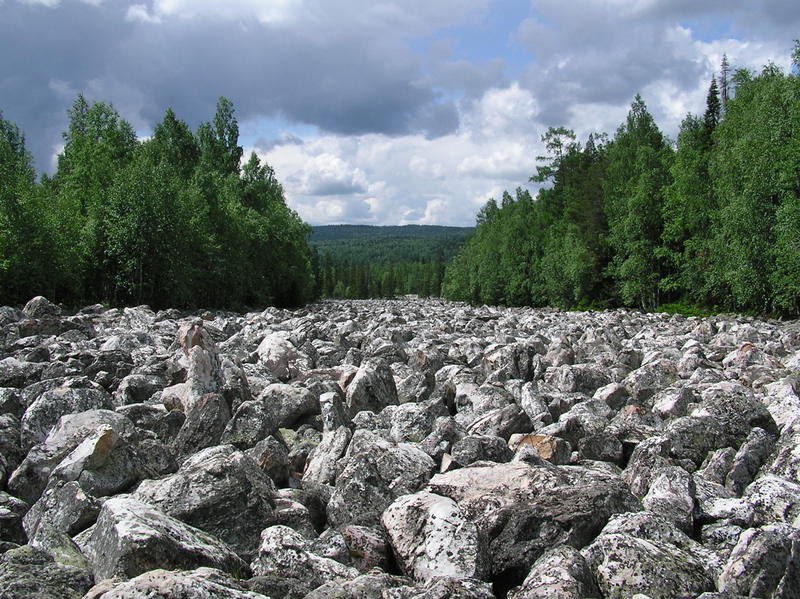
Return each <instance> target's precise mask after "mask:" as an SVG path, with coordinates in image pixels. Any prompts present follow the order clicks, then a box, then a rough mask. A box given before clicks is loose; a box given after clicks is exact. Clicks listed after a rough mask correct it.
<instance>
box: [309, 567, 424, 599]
mask: <svg viewBox="0 0 800 599" xmlns="http://www.w3.org/2000/svg"><path fill="white" fill-rule="evenodd" d="M409 584H410V581H409V580H408V579H407V578H404V577H401V576H392V575H390V574H383V573H377V572H376V573H367V574H362V575H361V576H358V577H356V578H354V579H353V580H344V581H331V582H326V583H325V584H324V585H322V586H320V587H318V588H316V589H314V590H313V591H311V592H310V593H308V594H307V595H306V596H305V599H334V598H335V599H369V598H370V597H387V596H388V595H387V593H390V592H391V591H392V590H395V589H399V588H409Z"/></svg>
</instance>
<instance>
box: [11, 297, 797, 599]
mask: <svg viewBox="0 0 800 599" xmlns="http://www.w3.org/2000/svg"><path fill="white" fill-rule="evenodd" d="M799 371H800V323H798V322H788V323H787V322H784V323H781V322H776V321H762V320H755V319H751V318H741V317H721V316H720V317H714V318H707V319H699V318H684V317H681V316H671V317H670V316H666V315H658V314H655V315H643V314H639V313H633V312H625V311H607V312H593V313H565V312H558V311H549V310H531V309H494V308H486V307H484V308H471V307H468V306H464V305H460V304H452V303H446V302H440V301H417V300H408V301H391V302H389V301H360V302H324V303H321V304H317V305H314V306H310V307H308V308H306V309H303V310H298V311H282V310H277V309H268V310H265V311H264V312H260V313H249V314H232V313H203V314H186V313H181V312H178V311H174V310H168V311H162V312H157V313H155V312H153V311H151V310H150V309H148V308H147V307H137V308H126V309H123V310H119V309H112V310H106V309H104V308H103V307H102V306H99V305H98V306H91V307H88V308H85V309H83V310H81V311H80V312H78V313H76V314H72V315H68V314H64V313H62V311H61V310H60V309H59V308H58V307H57V306H55V305H53V304H51V303H49V302H48V301H47V300H45V299H43V298H35V299H34V300H31V302H29V303H28V305H27V306H26V307H25V308H24V310H22V311H19V310H15V309H12V308H9V307H4V308H0V489H1V490H0V552H1V553H2V555H1V556H0V597H1V598H3V599H5V598H11V597H13V598H15V599H16V598H27V597H31V598H33V597H36V598H49V597H53V598H71V597H75V598H79V597H87V598H91V599H99V598H101V597H102V598H103V599H115V598H118V599H121V598H145V597H160V598H165V599H178V598H180V599H183V598H186V599H189V598H193V599H196V598H200V599H202V598H206V597H209V598H210V597H226V598H227V597H230V598H234V599H236V598H251V599H263V598H264V597H272V598H273V599H277V598H282V597H285V598H290V599H295V598H301V597H306V598H308V599H321V598H332V597H343V598H352V599H356V598H365V599H366V598H373V597H384V598H387V599H412V598H414V599H445V598H448V597H455V598H464V599H473V598H474V599H483V598H487V599H488V598H490V597H509V598H512V599H532V598H539V597H542V598H544V597H563V598H572V597H574V598H592V597H594V598H612V597H613V598H616V597H639V598H640V599H642V598H645V597H650V598H652V599H657V598H662V597H698V596H699V597H704V598H707V599H711V598H735V597H763V598H773V597H774V598H777V597H781V598H789V597H800V398H798V390H799V389H800V388H799V387H798V379H797V377H798V372H799Z"/></svg>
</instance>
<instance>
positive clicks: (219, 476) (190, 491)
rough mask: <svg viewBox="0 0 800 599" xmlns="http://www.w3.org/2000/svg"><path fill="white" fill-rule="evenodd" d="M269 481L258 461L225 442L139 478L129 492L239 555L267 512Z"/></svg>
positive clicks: (250, 551) (250, 548)
mask: <svg viewBox="0 0 800 599" xmlns="http://www.w3.org/2000/svg"><path fill="white" fill-rule="evenodd" d="M274 495H275V487H274V485H273V484H272V481H271V480H270V479H269V478H268V477H267V476H266V475H265V474H264V472H263V471H262V470H261V469H260V468H259V467H258V465H257V464H256V463H255V462H254V461H253V460H252V459H251V458H250V457H248V456H247V455H245V454H244V453H242V452H240V451H237V450H236V449H235V448H234V447H232V446H230V445H220V446H216V447H209V448H207V449H204V450H202V451H200V452H198V453H196V454H195V455H193V456H192V457H190V458H189V459H187V460H186V461H185V462H184V463H183V464H182V465H181V467H180V469H179V470H178V471H177V472H176V473H175V474H172V475H170V476H167V477H165V478H161V479H158V480H145V481H142V483H141V484H140V485H139V487H138V488H137V489H136V492H135V493H134V494H133V495H132V498H134V499H137V500H139V501H143V502H146V503H149V504H150V505H152V506H154V507H156V508H158V509H160V510H161V511H163V512H164V513H165V514H167V515H169V516H171V517H173V518H177V519H178V520H180V521H182V522H185V523H187V524H189V525H191V526H193V527H194V528H197V529H199V530H202V531H204V532H206V533H209V534H212V535H214V536H215V537H216V538H218V539H220V540H222V541H225V542H226V543H227V544H228V546H229V547H230V548H231V549H233V550H234V551H236V552H237V553H238V554H239V555H240V556H242V557H243V558H244V559H245V560H249V559H251V558H252V556H253V555H254V554H255V551H256V548H257V547H258V543H259V534H260V533H261V531H262V530H263V529H264V528H265V527H267V526H268V525H269V524H270V523H271V522H272V518H273V509H274V507H275V500H274Z"/></svg>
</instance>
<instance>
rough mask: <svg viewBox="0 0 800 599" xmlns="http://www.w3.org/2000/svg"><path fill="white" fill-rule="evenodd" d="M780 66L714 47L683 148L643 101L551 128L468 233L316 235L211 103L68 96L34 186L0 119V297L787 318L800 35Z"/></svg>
mask: <svg viewBox="0 0 800 599" xmlns="http://www.w3.org/2000/svg"><path fill="white" fill-rule="evenodd" d="M793 64H794V69H793V72H792V73H789V74H787V73H784V72H782V70H781V69H780V68H778V67H777V66H775V65H774V64H769V65H767V66H765V67H764V68H763V70H762V71H761V72H759V73H753V72H750V71H748V70H745V69H731V68H730V66H729V65H728V62H727V59H723V64H722V68H721V70H720V73H719V79H717V77H716V76H715V77H714V78H712V80H711V82H710V85H709V88H708V94H707V100H706V107H705V111H704V113H703V114H702V115H692V114H689V115H687V116H686V118H685V119H684V121H683V123H682V125H681V128H680V132H679V134H678V138H677V141H676V142H672V141H671V140H669V139H668V138H667V137H666V136H665V135H664V134H663V133H662V132H661V130H660V129H659V128H658V126H657V124H656V123H655V120H654V118H653V116H652V115H651V114H650V112H649V111H648V109H647V106H646V104H645V102H644V100H643V99H642V98H641V97H640V96H636V98H635V99H634V100H633V103H632V104H631V107H630V111H629V113H628V115H627V118H626V120H625V122H623V123H622V124H621V125H620V126H619V127H618V129H617V131H616V133H615V135H614V136H613V138H609V136H607V135H605V134H592V135H589V137H588V138H587V139H586V140H585V141H584V142H583V143H580V142H579V141H578V140H577V138H576V136H575V134H574V132H572V131H570V130H569V129H566V128H564V127H554V128H550V129H549V130H548V131H547V132H546V133H545V134H544V136H543V137H542V141H543V143H544V145H545V148H546V150H547V155H546V156H540V157H537V162H538V165H537V166H536V172H535V174H534V175H533V176H532V177H531V182H535V183H539V184H541V185H542V186H543V187H542V189H541V190H540V191H539V192H538V194H537V195H536V196H535V197H534V196H533V195H532V194H531V193H530V192H529V191H527V190H525V189H522V188H518V189H517V190H516V191H515V192H514V193H513V194H511V193H509V192H505V193H504V194H503V196H502V198H501V199H500V201H499V202H497V201H495V200H494V199H491V200H489V201H488V202H487V203H486V205H485V206H484V207H483V208H482V209H481V210H480V212H479V213H478V215H477V218H476V227H475V229H474V232H472V229H469V228H464V229H454V230H452V231H450V232H445V231H437V230H435V228H434V229H428V228H425V227H410V228H404V227H402V228H386V229H384V230H381V231H378V230H377V228H370V227H368V228H364V227H361V228H359V227H352V226H350V227H347V226H345V227H327V228H325V227H323V228H319V229H318V231H317V233H316V235H312V228H311V227H309V226H308V225H307V224H305V223H304V222H302V221H301V219H300V218H299V217H298V215H297V214H296V213H295V212H294V211H293V210H291V209H290V208H289V207H288V206H287V204H286V201H285V197H284V193H283V188H282V186H281V184H280V183H279V182H278V181H277V180H276V177H275V173H274V171H273V170H272V168H271V167H270V166H269V165H268V164H261V162H260V160H259V158H258V157H257V156H256V155H255V154H252V155H251V156H250V157H249V158H248V159H247V160H243V155H242V154H243V151H242V148H241V146H239V145H238V143H239V142H238V135H239V130H238V124H237V121H236V118H235V115H234V108H233V105H232V103H231V102H230V101H229V100H227V99H225V98H220V100H219V101H218V103H217V107H216V113H215V114H214V116H213V118H212V120H211V121H209V122H206V123H202V124H201V125H199V126H198V127H197V129H196V130H195V131H192V130H191V129H190V128H189V127H188V125H187V124H186V123H185V122H183V121H181V120H180V119H178V118H177V116H176V115H175V114H174V112H173V111H172V110H171V109H170V110H167V111H166V114H165V115H164V118H163V120H162V121H161V122H160V123H158V124H157V125H156V126H155V128H154V131H153V134H152V136H151V137H149V138H147V139H145V140H140V139H138V138H137V136H136V134H135V132H134V130H133V128H132V127H131V125H130V124H129V123H128V122H126V121H125V120H124V119H123V118H121V117H120V115H119V114H118V113H117V112H116V111H115V109H114V108H113V106H111V105H109V104H106V103H104V102H92V103H90V102H88V101H87V100H86V99H85V98H84V97H83V96H78V98H77V99H76V101H75V102H74V104H73V105H72V107H71V109H70V111H69V125H68V128H67V131H66V132H65V133H64V135H63V138H64V147H63V151H62V152H61V154H59V156H58V163H57V168H56V170H55V172H54V174H53V175H52V176H49V175H47V174H44V175H42V176H41V177H40V178H39V179H37V176H36V173H35V170H34V168H33V162H32V157H31V155H30V153H29V152H28V150H27V149H26V146H25V138H24V135H23V133H22V132H21V131H20V130H19V128H18V127H16V126H15V125H14V124H13V123H11V122H9V121H6V120H4V119H3V118H2V114H1V113H0V304H21V303H23V302H25V301H26V300H27V299H29V298H30V297H32V296H34V295H45V296H47V297H48V298H50V299H51V300H54V301H57V302H61V303H64V304H67V305H80V304H86V303H91V302H105V303H108V304H111V305H122V304H143V303H146V304H149V305H151V306H152V307H154V308H163V307H168V306H170V307H206V308H223V307H224V308H243V307H254V308H260V307H263V306H265V305H278V306H294V305H302V304H304V303H306V302H309V301H312V300H314V299H317V298H320V297H322V298H330V297H347V298H366V297H392V296H396V295H401V294H408V293H413V294H418V295H421V296H431V295H432V296H436V295H439V294H440V293H441V295H443V296H445V297H447V298H449V299H455V300H464V301H468V302H472V303H485V304H504V305H530V306H556V307H560V308H564V309H594V308H606V307H615V306H626V307H631V308H638V309H641V310H645V311H653V310H666V311H681V312H684V313H691V312H692V311H698V312H703V311H736V312H745V313H759V314H770V315H775V316H781V317H797V316H798V315H800V78H799V77H798V75H797V72H798V69H800V42H795V48H794V52H793ZM403 229H405V230H403ZM471 232H472V234H471V235H470V233H471ZM468 235H469V238H468V239H467V236H468ZM462 246H463V247H462Z"/></svg>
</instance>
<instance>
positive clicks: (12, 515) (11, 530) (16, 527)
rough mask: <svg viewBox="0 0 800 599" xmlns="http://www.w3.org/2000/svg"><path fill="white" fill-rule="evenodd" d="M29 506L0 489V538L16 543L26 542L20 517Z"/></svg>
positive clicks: (22, 543) (26, 538)
mask: <svg viewBox="0 0 800 599" xmlns="http://www.w3.org/2000/svg"><path fill="white" fill-rule="evenodd" d="M29 507H30V506H28V504H27V503H25V502H24V501H22V500H21V499H17V498H16V497H13V496H11V495H9V494H8V493H4V492H3V491H0V540H2V541H6V542H10V543H17V544H18V545H24V544H25V543H27V542H28V537H27V535H26V534H25V530H24V529H23V527H22V518H23V516H24V515H25V513H26V512H27V511H28V508H29Z"/></svg>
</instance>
